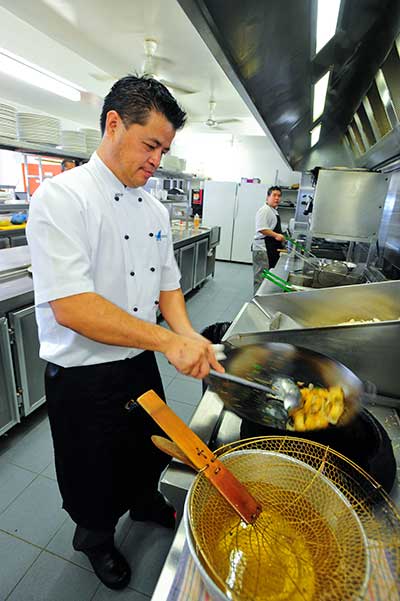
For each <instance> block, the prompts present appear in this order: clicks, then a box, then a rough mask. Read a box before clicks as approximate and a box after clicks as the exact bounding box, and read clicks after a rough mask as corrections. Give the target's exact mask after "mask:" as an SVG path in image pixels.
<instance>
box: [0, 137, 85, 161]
mask: <svg viewBox="0 0 400 601" xmlns="http://www.w3.org/2000/svg"><path fill="white" fill-rule="evenodd" d="M0 149H2V150H13V151H14V152H22V153H27V154H37V155H40V156H52V157H60V158H63V159H65V158H67V159H85V160H86V159H89V158H90V156H89V155H88V154H84V153H80V152H74V153H71V152H66V151H64V150H61V149H60V148H57V146H48V145H46V144H35V143H31V142H24V141H22V140H13V139H12V138H4V137H2V136H0Z"/></svg>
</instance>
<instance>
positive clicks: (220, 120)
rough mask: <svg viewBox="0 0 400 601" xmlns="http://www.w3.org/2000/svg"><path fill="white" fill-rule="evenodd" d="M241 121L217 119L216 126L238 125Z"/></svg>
mask: <svg viewBox="0 0 400 601" xmlns="http://www.w3.org/2000/svg"><path fill="white" fill-rule="evenodd" d="M240 121H241V119H217V123H218V125H220V124H221V125H222V124H224V123H239V122H240Z"/></svg>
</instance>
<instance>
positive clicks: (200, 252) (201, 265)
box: [193, 238, 209, 288]
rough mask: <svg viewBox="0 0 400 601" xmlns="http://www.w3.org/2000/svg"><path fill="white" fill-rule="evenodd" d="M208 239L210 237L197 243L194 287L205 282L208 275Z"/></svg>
mask: <svg viewBox="0 0 400 601" xmlns="http://www.w3.org/2000/svg"><path fill="white" fill-rule="evenodd" d="M208 240H209V239H208V238H205V239H204V240H200V241H199V242H197V244H196V254H195V272H194V282H193V287H194V288H196V287H197V286H199V285H200V284H201V283H202V282H204V280H205V279H206V277H207V254H208Z"/></svg>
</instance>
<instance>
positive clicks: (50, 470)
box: [40, 459, 57, 480]
mask: <svg viewBox="0 0 400 601" xmlns="http://www.w3.org/2000/svg"><path fill="white" fill-rule="evenodd" d="M40 474H41V475H42V476H46V478H51V479H52V480H57V474H56V466H55V463H54V459H53V460H52V461H51V462H50V463H49V465H48V466H47V467H46V468H45V469H44V470H43V471H42V472H40Z"/></svg>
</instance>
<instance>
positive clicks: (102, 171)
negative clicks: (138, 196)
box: [89, 152, 135, 196]
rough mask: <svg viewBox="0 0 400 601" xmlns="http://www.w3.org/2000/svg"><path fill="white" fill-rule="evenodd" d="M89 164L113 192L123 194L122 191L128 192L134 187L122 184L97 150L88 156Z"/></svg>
mask: <svg viewBox="0 0 400 601" xmlns="http://www.w3.org/2000/svg"><path fill="white" fill-rule="evenodd" d="M89 164H91V165H94V166H95V168H96V170H97V172H98V173H99V175H100V177H101V178H102V180H103V182H104V184H105V185H106V186H108V187H109V188H110V189H111V191H112V192H113V194H120V195H121V196H123V194H124V192H129V191H131V190H134V189H135V188H128V187H127V186H125V184H123V183H122V182H121V181H120V180H119V179H118V178H117V176H116V175H114V173H113V172H112V171H111V169H109V168H108V167H107V165H106V164H105V163H104V162H103V161H102V160H101V158H100V157H99V155H98V154H97V152H94V153H93V154H92V156H91V157H90V160H89Z"/></svg>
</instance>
